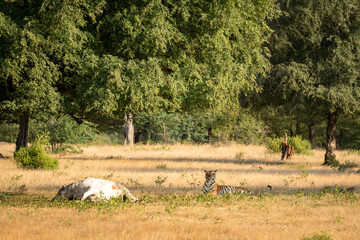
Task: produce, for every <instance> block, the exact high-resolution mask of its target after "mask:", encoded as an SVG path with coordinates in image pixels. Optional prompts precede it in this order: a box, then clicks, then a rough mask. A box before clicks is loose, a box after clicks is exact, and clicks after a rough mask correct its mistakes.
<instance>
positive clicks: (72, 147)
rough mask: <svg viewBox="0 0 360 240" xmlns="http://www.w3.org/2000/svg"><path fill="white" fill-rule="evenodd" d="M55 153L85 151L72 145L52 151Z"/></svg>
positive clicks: (65, 145)
mask: <svg viewBox="0 0 360 240" xmlns="http://www.w3.org/2000/svg"><path fill="white" fill-rule="evenodd" d="M52 152H53V153H82V152H83V151H82V150H81V149H78V148H76V147H74V146H72V145H67V144H64V145H61V146H59V147H58V148H56V149H55V150H53V151H52Z"/></svg>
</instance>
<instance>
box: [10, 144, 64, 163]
mask: <svg viewBox="0 0 360 240" xmlns="http://www.w3.org/2000/svg"><path fill="white" fill-rule="evenodd" d="M15 161H16V163H17V165H18V166H19V167H21V168H29V169H52V170H53V169H57V168H58V167H59V161H58V160H57V159H56V158H53V157H50V156H49V155H47V154H46V152H45V150H44V149H43V147H42V146H41V144H39V143H38V142H35V143H34V144H32V145H31V147H29V148H20V149H19V150H18V151H17V152H15Z"/></svg>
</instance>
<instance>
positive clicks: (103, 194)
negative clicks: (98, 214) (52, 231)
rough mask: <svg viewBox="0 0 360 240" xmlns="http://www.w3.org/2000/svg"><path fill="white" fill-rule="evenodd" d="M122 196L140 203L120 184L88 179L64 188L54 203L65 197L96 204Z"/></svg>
mask: <svg viewBox="0 0 360 240" xmlns="http://www.w3.org/2000/svg"><path fill="white" fill-rule="evenodd" d="M122 195H125V197H127V198H128V199H129V200H130V201H132V202H137V201H138V199H137V198H136V197H134V196H133V195H132V194H131V193H130V191H129V190H128V189H127V188H126V187H124V186H122V185H120V184H116V183H114V182H112V181H108V180H104V179H96V178H92V177H87V178H85V179H84V180H81V181H78V182H74V183H71V184H69V185H64V186H62V188H61V189H60V190H59V192H58V193H57V194H56V196H55V197H54V198H53V199H52V201H54V200H59V199H61V197H64V198H67V199H70V200H81V201H85V200H90V201H93V202H94V201H101V200H107V199H110V198H112V197H114V198H116V197H119V196H122Z"/></svg>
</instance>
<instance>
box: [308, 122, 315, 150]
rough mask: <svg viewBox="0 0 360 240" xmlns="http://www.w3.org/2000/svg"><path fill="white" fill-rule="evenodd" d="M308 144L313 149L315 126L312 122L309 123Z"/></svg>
mask: <svg viewBox="0 0 360 240" xmlns="http://www.w3.org/2000/svg"><path fill="white" fill-rule="evenodd" d="M309 142H310V144H311V147H312V148H314V147H315V124H314V123H313V122H311V123H309Z"/></svg>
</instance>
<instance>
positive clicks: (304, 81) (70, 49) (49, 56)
mask: <svg viewBox="0 0 360 240" xmlns="http://www.w3.org/2000/svg"><path fill="white" fill-rule="evenodd" d="M359 9H360V6H359V2H358V1H356V0H352V1H351V0H346V1H345V0H342V1H336V2H333V1H330V0H321V1H311V0H307V1H271V0H256V1H230V0H229V1H205V0H197V1H187V0H182V1H172V0H168V1H165V0H164V1H156V0H149V1H131V2H128V1H106V0H97V1H86V0H78V1H71V2H68V1H51V0H33V1H16V0H8V1H2V2H1V3H0V43H1V52H0V56H1V60H0V86H1V90H0V109H1V113H0V121H1V125H0V140H1V141H7V142H16V149H17V150H18V149H20V148H21V147H27V145H28V142H29V141H30V142H32V141H33V140H34V139H35V138H36V136H40V135H41V136H46V138H47V139H48V140H49V143H50V145H51V149H52V150H61V149H64V148H66V145H64V144H80V143H90V142H95V143H106V144H109V143H110V144H123V143H124V142H126V141H125V140H126V139H125V138H128V137H129V132H127V134H126V133H124V125H125V126H127V128H126V129H127V130H129V127H128V126H129V125H130V126H131V125H132V124H133V126H134V133H133V134H134V139H133V140H132V139H130V143H132V141H134V142H135V143H136V142H142V143H148V144H149V143H177V142H187V143H188V142H193V143H215V142H219V141H221V142H227V141H236V142H239V143H245V144H250V143H251V144H264V143H266V142H268V141H269V139H271V138H278V137H282V136H283V134H284V132H287V133H288V135H289V136H290V137H295V136H298V137H301V138H302V139H308V140H309V142H310V143H311V145H312V147H314V148H315V147H321V148H326V156H325V163H326V162H327V161H328V160H329V159H331V157H332V156H333V150H334V149H336V148H340V149H359V148H360V118H359V110H360V105H359V102H360V84H359V83H360V73H359V69H360V67H359V66H360V47H359V46H360V11H359ZM130 129H131V127H130ZM130 134H131V135H132V133H130ZM128 140H129V139H128Z"/></svg>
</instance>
